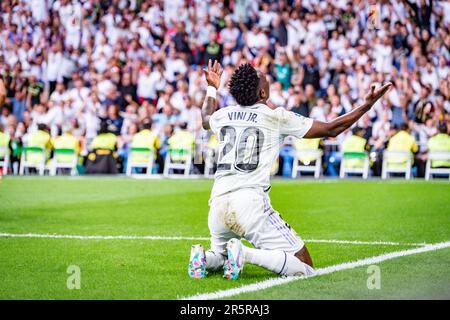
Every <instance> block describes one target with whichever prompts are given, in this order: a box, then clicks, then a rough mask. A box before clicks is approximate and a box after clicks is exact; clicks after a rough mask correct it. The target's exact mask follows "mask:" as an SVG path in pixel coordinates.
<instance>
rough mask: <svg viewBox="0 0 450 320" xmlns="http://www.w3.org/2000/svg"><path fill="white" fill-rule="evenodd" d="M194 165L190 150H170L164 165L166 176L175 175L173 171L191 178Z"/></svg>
mask: <svg viewBox="0 0 450 320" xmlns="http://www.w3.org/2000/svg"><path fill="white" fill-rule="evenodd" d="M191 165H192V151H191V150H190V149H169V150H168V151H167V155H166V160H165V163H164V173H163V174H164V176H165V177H169V176H172V175H174V174H175V172H173V171H172V170H181V171H183V174H184V176H189V174H190V171H191Z"/></svg>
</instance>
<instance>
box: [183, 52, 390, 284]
mask: <svg viewBox="0 0 450 320" xmlns="http://www.w3.org/2000/svg"><path fill="white" fill-rule="evenodd" d="M221 74H222V67H221V66H220V64H219V63H218V62H217V61H215V62H214V64H212V63H211V61H209V64H208V69H207V70H205V75H206V81H207V83H208V89H207V94H206V98H205V102H204V105H203V108H202V120H203V127H204V128H205V129H211V130H212V131H213V132H214V133H215V134H216V136H217V137H218V139H219V158H218V163H217V171H216V174H215V182H214V186H213V189H212V192H211V197H210V201H209V204H210V211H209V216H208V227H209V229H210V233H211V248H210V250H208V251H205V250H204V249H203V247H202V246H201V245H193V246H192V250H191V257H190V262H189V267H188V273H189V276H190V277H192V278H203V277H205V276H206V274H207V272H208V271H218V270H221V269H222V268H223V270H224V277H226V278H228V279H237V278H238V277H239V275H240V273H241V272H242V270H243V267H244V264H246V263H250V264H255V265H258V266H261V267H264V268H266V269H268V270H271V271H273V272H276V273H278V274H280V275H289V276H291V275H312V274H314V269H313V263H312V259H311V257H310V255H309V252H308V249H307V248H306V246H305V244H304V243H303V241H302V239H301V238H300V237H299V236H298V234H297V233H296V232H295V231H294V230H293V229H292V228H291V227H290V226H289V224H287V223H286V222H285V221H284V220H283V219H282V218H281V216H280V214H279V213H278V212H276V211H275V210H274V209H273V208H272V206H271V205H270V200H269V196H268V191H269V189H270V171H271V168H272V165H273V163H274V161H275V159H276V157H277V156H278V153H279V150H280V147H281V145H282V143H283V140H284V138H285V137H286V136H294V137H297V138H322V137H335V136H337V135H338V134H340V133H341V132H343V131H344V130H346V129H347V128H349V127H350V126H351V125H352V124H353V123H355V122H356V121H357V120H358V119H359V118H360V117H361V116H362V115H363V114H364V113H366V112H367V111H369V110H370V108H371V107H372V106H373V104H374V103H375V102H376V101H377V100H378V99H380V98H381V97H382V96H383V95H384V94H385V93H386V92H387V91H388V90H389V88H390V86H391V84H390V83H388V84H386V85H384V86H382V87H381V88H379V89H376V88H375V86H374V85H372V86H371V89H370V92H369V94H368V95H367V96H366V98H365V102H364V103H363V104H362V105H361V106H359V107H358V108H356V109H354V110H352V111H351V112H349V113H347V114H345V115H343V116H340V117H338V118H336V119H335V120H333V121H331V122H321V121H316V120H312V119H309V118H306V117H302V116H299V115H297V114H295V113H293V112H290V111H287V110H285V109H284V108H276V109H272V108H271V107H269V106H268V105H267V100H268V99H269V82H268V80H267V78H266V76H265V75H264V74H262V73H260V72H258V71H257V70H256V69H254V68H253V67H252V66H251V65H250V64H243V65H241V66H240V67H239V68H238V69H236V70H235V72H234V73H233V75H232V77H231V80H230V83H229V90H230V93H231V95H232V96H233V97H234V99H235V100H236V102H237V105H235V106H229V107H226V108H222V109H220V110H217V111H216V106H217V101H216V90H217V89H218V88H219V86H220V76H221ZM241 238H244V239H246V240H248V241H249V242H250V243H251V244H252V245H253V246H254V247H255V248H250V247H247V246H244V245H243V244H242V243H241V241H240V239H241Z"/></svg>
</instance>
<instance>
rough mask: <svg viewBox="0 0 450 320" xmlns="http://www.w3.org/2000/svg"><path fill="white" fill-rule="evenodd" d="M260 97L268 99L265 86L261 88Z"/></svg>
mask: <svg viewBox="0 0 450 320" xmlns="http://www.w3.org/2000/svg"><path fill="white" fill-rule="evenodd" d="M259 97H260V99H261V100H264V99H267V92H266V90H264V89H263V88H260V89H259Z"/></svg>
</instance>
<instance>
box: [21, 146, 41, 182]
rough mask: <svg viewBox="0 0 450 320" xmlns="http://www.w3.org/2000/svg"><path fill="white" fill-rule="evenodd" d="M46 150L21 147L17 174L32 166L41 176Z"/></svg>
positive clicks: (22, 173) (23, 172)
mask: <svg viewBox="0 0 450 320" xmlns="http://www.w3.org/2000/svg"><path fill="white" fill-rule="evenodd" d="M45 161H46V150H45V149H43V148H38V147H24V148H22V155H21V158H20V169H19V174H20V175H21V176H22V175H24V174H25V171H26V170H25V169H29V168H34V169H36V170H37V171H38V172H39V175H41V176H43V175H44V173H45V169H46V167H45Z"/></svg>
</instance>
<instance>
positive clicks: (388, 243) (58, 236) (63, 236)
mask: <svg viewBox="0 0 450 320" xmlns="http://www.w3.org/2000/svg"><path fill="white" fill-rule="evenodd" d="M0 237H2V238H49V239H80V240H194V241H195V240H199V241H206V240H209V239H210V238H209V237H184V236H179V237H178V236H174V237H171V236H120V235H117V236H101V235H97V236H83V235H71V234H45V233H4V232H0ZM304 241H305V242H306V243H336V244H355V245H385V246H412V247H418V246H426V245H429V244H427V243H402V242H391V241H358V240H333V239H332V240H321V239H309V240H304Z"/></svg>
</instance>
